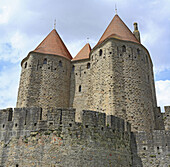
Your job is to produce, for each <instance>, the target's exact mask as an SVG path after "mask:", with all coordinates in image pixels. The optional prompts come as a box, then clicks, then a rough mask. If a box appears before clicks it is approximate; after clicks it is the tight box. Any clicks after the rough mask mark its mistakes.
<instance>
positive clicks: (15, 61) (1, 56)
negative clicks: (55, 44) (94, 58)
mask: <svg viewBox="0 0 170 167" xmlns="http://www.w3.org/2000/svg"><path fill="white" fill-rule="evenodd" d="M115 4H117V8H118V15H119V16H120V17H121V19H122V20H123V21H124V22H125V23H126V24H127V26H128V27H129V28H130V29H131V31H133V23H134V22H138V24H139V31H140V33H141V42H142V44H143V45H144V46H145V47H146V48H147V49H148V50H149V52H150V54H151V58H152V61H153V64H154V73H155V81H156V82H155V85H156V92H157V99H158V105H159V106H161V107H162V108H163V106H164V105H170V51H169V50H170V0H149V1H148V0H36V1H35V0H0V108H7V107H15V105H16V99H17V91H18V85H19V76H20V71H21V67H20V62H21V60H22V59H23V58H24V57H26V56H27V54H28V52H30V51H32V50H34V49H35V48H36V46H37V45H38V44H39V43H40V42H41V41H42V40H43V39H44V38H45V37H46V35H48V33H49V32H50V31H51V30H52V29H53V25H54V20H55V19H56V29H57V31H58V33H59V34H60V36H61V38H62V39H63V41H64V43H65V44H66V46H67V48H68V49H69V51H70V53H71V54H72V56H73V57H74V56H75V55H76V54H77V53H78V51H79V50H80V49H81V48H82V47H83V46H84V45H85V44H86V42H89V43H90V44H91V46H92V47H93V46H94V45H95V44H96V43H97V41H98V40H99V38H100V37H101V35H102V34H103V32H104V30H105V29H106V28H107V26H108V24H109V23H110V21H111V20H112V18H113V17H114V14H115ZM87 38H89V40H87Z"/></svg>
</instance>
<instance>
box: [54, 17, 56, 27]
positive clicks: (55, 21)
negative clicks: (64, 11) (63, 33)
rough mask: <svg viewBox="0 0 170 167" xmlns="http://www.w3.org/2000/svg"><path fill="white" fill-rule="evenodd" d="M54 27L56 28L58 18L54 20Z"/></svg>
mask: <svg viewBox="0 0 170 167" xmlns="http://www.w3.org/2000/svg"><path fill="white" fill-rule="evenodd" d="M54 29H56V19H55V20H54Z"/></svg>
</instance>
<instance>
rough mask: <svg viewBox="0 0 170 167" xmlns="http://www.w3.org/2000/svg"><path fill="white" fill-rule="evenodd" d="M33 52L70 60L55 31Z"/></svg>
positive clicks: (69, 55)
mask: <svg viewBox="0 0 170 167" xmlns="http://www.w3.org/2000/svg"><path fill="white" fill-rule="evenodd" d="M33 52H38V53H44V54H52V55H58V56H62V57H65V58H67V59H72V56H71V54H70V53H69V51H68V49H67V48H66V46H65V44H64V42H63V41H62V39H61V38H60V36H59V34H58V33H57V31H56V30H55V29H53V30H52V31H51V32H50V33H49V34H48V35H47V37H46V38H45V39H44V40H43V41H42V42H41V43H40V44H39V45H38V47H37V48H36V49H35V50H34V51H33Z"/></svg>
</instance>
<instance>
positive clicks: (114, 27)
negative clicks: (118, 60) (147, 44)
mask: <svg viewBox="0 0 170 167" xmlns="http://www.w3.org/2000/svg"><path fill="white" fill-rule="evenodd" d="M111 37H113V38H117V39H120V40H125V41H132V42H136V43H139V41H138V40H137V39H136V37H135V36H134V35H133V33H132V32H131V31H130V29H129V28H128V27H127V26H126V24H125V23H124V22H123V21H122V20H121V18H120V17H119V16H118V15H115V16H114V18H113V20H112V21H111V22H110V24H109V26H108V27H107V29H106V30H105V32H104V34H103V35H102V37H101V38H100V40H99V42H98V43H97V45H98V44H100V43H102V42H103V41H104V40H105V39H107V38H111Z"/></svg>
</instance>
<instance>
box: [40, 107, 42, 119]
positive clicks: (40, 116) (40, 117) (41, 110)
mask: <svg viewBox="0 0 170 167" xmlns="http://www.w3.org/2000/svg"><path fill="white" fill-rule="evenodd" d="M40 120H42V108H41V110H40Z"/></svg>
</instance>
